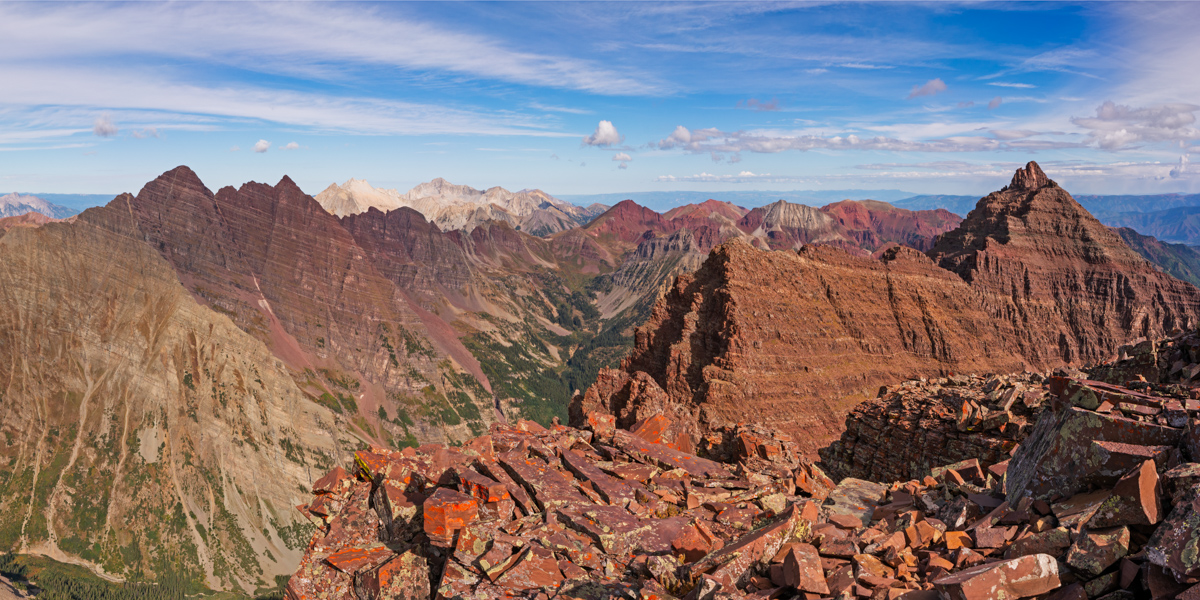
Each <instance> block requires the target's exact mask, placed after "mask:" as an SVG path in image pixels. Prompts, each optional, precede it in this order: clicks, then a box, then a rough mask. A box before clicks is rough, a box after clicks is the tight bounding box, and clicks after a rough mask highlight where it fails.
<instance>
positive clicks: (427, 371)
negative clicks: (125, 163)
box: [129, 167, 495, 445]
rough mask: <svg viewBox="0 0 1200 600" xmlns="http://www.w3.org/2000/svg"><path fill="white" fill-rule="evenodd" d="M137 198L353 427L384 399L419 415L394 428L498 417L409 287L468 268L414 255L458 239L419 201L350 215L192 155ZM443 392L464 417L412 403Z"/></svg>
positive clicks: (184, 258)
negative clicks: (199, 165) (218, 173)
mask: <svg viewBox="0 0 1200 600" xmlns="http://www.w3.org/2000/svg"><path fill="white" fill-rule="evenodd" d="M129 204H130V207H131V209H132V211H133V214H134V215H135V217H136V219H137V223H136V226H137V228H138V229H139V230H140V232H141V235H142V236H144V238H145V240H146V241H147V242H148V243H149V244H150V245H151V246H152V247H154V248H156V249H158V251H159V253H160V254H161V255H162V256H163V257H164V258H165V259H166V260H167V261H168V263H170V264H171V265H172V266H173V267H174V268H175V271H176V273H177V275H178V278H179V280H180V281H181V282H182V283H183V284H184V287H186V288H187V289H188V290H189V291H190V292H192V294H193V295H195V297H196V298H198V299H199V300H201V301H202V302H204V303H205V304H208V305H209V306H211V307H213V308H214V310H217V311H220V312H223V313H224V314H226V315H228V316H230V318H231V319H233V321H234V323H236V324H237V325H238V326H239V327H241V328H242V329H244V330H246V331H247V332H249V333H250V334H252V335H254V336H255V337H257V338H259V339H260V340H262V341H263V342H264V343H266V344H267V345H268V347H270V348H271V349H272V351H273V352H274V353H275V354H276V356H278V357H279V358H280V359H282V360H283V361H284V363H285V364H286V365H287V366H288V367H290V368H291V369H293V370H294V371H296V372H297V378H298V379H299V380H300V381H301V382H302V383H303V385H305V386H306V387H307V388H308V389H309V390H310V391H311V393H312V394H313V396H314V397H316V398H321V397H323V396H324V397H326V400H325V402H326V404H327V405H329V406H330V407H332V408H333V409H334V410H335V411H336V412H339V413H345V414H348V415H349V417H347V422H348V423H349V424H348V425H347V427H348V428H354V427H355V426H354V425H353V423H354V422H355V421H356V419H355V414H356V413H358V414H362V415H366V418H368V419H370V420H371V421H376V415H377V412H378V409H379V408H380V407H383V408H384V410H385V412H386V414H388V415H390V416H391V417H392V418H398V417H397V415H398V413H400V412H401V411H405V412H406V413H411V414H408V415H407V417H408V419H409V421H412V423H404V424H403V425H396V426H395V427H392V426H391V425H394V424H388V423H382V422H381V423H378V424H377V427H380V428H389V429H392V431H391V432H389V434H388V435H395V436H397V437H400V438H405V437H407V436H412V437H413V438H415V439H422V440H427V439H455V438H457V439H465V438H466V437H469V436H470V435H471V433H472V431H483V430H484V429H485V428H486V427H487V425H488V424H489V423H490V422H491V421H492V419H494V418H495V412H494V411H493V410H492V398H491V394H490V392H489V390H488V388H489V387H490V383H489V382H488V380H487V378H486V376H484V375H483V372H482V370H481V369H480V366H479V363H478V361H477V360H476V359H475V358H474V357H473V356H472V355H471V353H470V352H468V351H467V349H466V348H465V347H463V345H462V343H461V342H460V341H459V340H458V337H457V334H456V333H455V332H454V331H453V329H452V328H451V327H450V325H449V324H447V323H446V322H445V321H444V320H442V319H441V318H440V317H438V316H437V315H436V314H433V313H432V312H430V311H429V310H426V309H424V308H422V306H421V305H420V304H418V302H417V300H418V298H415V297H414V296H416V294H415V293H413V294H410V293H409V292H408V290H420V289H422V288H421V287H420V286H421V285H426V284H428V282H429V281H430V280H433V279H437V280H439V281H441V282H443V283H444V284H445V286H446V289H453V286H454V285H455V284H456V282H457V281H459V280H462V279H464V278H466V277H469V274H470V273H469V270H467V271H466V272H464V269H466V267H465V266H463V267H461V268H460V269H458V270H455V269H452V268H449V267H447V266H446V264H445V263H444V262H437V261H429V262H428V263H427V264H425V265H424V266H423V267H422V268H415V267H414V266H413V265H414V262H415V261H424V260H426V259H428V258H430V257H431V256H434V255H437V254H439V253H441V254H450V255H451V257H452V256H453V254H452V253H448V252H445V250H446V248H445V247H446V246H448V247H449V249H456V247H455V246H454V244H452V243H449V244H448V243H447V242H446V240H445V239H444V238H443V237H442V236H440V231H438V230H437V227H436V226H433V225H430V224H428V223H425V222H424V220H423V219H421V218H420V216H419V215H416V216H415V218H413V215H414V214H415V213H412V211H407V212H405V211H404V210H401V211H393V213H389V215H391V217H390V219H383V218H382V217H383V215H382V214H381V213H379V212H378V211H372V212H371V213H368V214H367V215H360V216H358V217H354V218H352V219H351V220H350V221H349V222H348V223H347V226H343V224H342V223H341V222H340V221H339V220H338V219H337V218H336V217H334V216H332V215H330V214H329V213H327V212H325V210H324V209H323V208H321V206H320V205H319V204H318V203H317V202H316V201H315V200H313V198H312V197H310V196H308V195H306V194H304V193H303V192H302V191H301V190H300V189H299V188H298V187H296V185H295V184H294V183H293V182H292V181H291V179H289V178H287V177H284V178H283V180H281V181H280V182H279V184H278V185H276V186H269V185H265V184H259V183H248V184H245V185H243V186H242V187H241V188H239V189H234V188H232V187H226V188H222V189H221V190H219V191H218V192H217V193H216V194H212V193H211V192H210V191H209V190H208V189H207V188H205V187H204V184H203V183H202V182H201V181H200V179H199V178H198V177H197V176H196V174H195V173H194V172H192V171H191V170H190V169H188V168H187V167H179V168H176V169H173V170H171V171H168V172H167V173H164V174H163V175H162V176H160V177H159V178H157V179H155V180H154V181H152V182H150V183H148V184H146V186H145V187H144V188H142V190H141V191H140V192H139V193H138V195H137V196H136V197H134V198H132V199H131V201H130V203H129ZM406 217H407V218H406ZM356 235H357V236H358V237H361V238H362V240H363V241H362V242H361V243H360V242H359V240H357V239H356ZM439 243H440V244H441V246H442V247H439ZM460 254H461V252H460ZM448 382H449V383H448ZM430 385H432V388H429V386H430ZM427 389H428V391H427ZM439 395H440V396H441V397H443V398H446V399H449V400H442V401H441V402H450V407H448V408H446V410H449V411H453V412H455V413H457V415H458V416H459V418H458V419H457V420H456V421H457V424H454V425H447V424H444V423H438V422H434V421H431V420H429V419H425V418H421V417H418V416H417V415H416V413H417V412H418V411H417V410H415V408H416V405H420V404H421V403H422V402H423V401H424V402H429V401H431V400H432V401H433V402H438V400H436V396H439ZM347 399H349V400H347ZM460 399H465V400H462V401H461V402H460V401H458V400H460ZM358 429H359V431H358V434H359V435H361V436H363V437H367V438H368V439H371V438H374V439H380V440H382V434H381V433H379V432H378V430H376V431H369V430H368V428H365V427H361V426H359V427H358ZM347 443H348V444H351V445H353V442H350V441H349V440H347Z"/></svg>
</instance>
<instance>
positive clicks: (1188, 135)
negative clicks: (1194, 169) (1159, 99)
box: [1071, 101, 1200, 150]
mask: <svg viewBox="0 0 1200 600" xmlns="http://www.w3.org/2000/svg"><path fill="white" fill-rule="evenodd" d="M1197 110H1200V106H1196V105H1194V104H1184V103H1172V104H1162V105H1159V106H1147V107H1132V106H1125V105H1122V104H1115V103H1113V102H1111V101H1107V102H1105V103H1104V104H1101V105H1100V106H1098V107H1097V108H1096V116H1095V117H1074V118H1072V119H1071V122H1072V123H1074V124H1075V125H1078V126H1079V127H1082V128H1084V129H1086V130H1088V138H1089V139H1090V140H1091V141H1092V142H1094V143H1095V144H1096V145H1097V146H1099V147H1101V148H1103V149H1105V150H1119V149H1122V148H1128V147H1131V146H1135V145H1139V144H1147V143H1155V142H1176V143H1178V142H1187V141H1190V140H1196V139H1200V130H1197V129H1196V128H1195V127H1194V126H1193V125H1194V124H1195V122H1196V116H1195V114H1193V113H1195V111H1197Z"/></svg>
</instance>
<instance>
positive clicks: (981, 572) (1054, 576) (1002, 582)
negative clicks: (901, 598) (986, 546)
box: [933, 554, 1061, 600]
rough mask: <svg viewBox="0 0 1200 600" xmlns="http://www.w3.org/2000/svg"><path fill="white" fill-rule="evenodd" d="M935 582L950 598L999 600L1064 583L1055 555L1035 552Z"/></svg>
mask: <svg viewBox="0 0 1200 600" xmlns="http://www.w3.org/2000/svg"><path fill="white" fill-rule="evenodd" d="M933 584H934V585H935V586H936V587H937V589H938V590H939V591H941V592H942V593H943V594H945V595H946V596H948V597H949V598H951V600H996V599H998V598H1028V597H1030V596H1037V595H1038V594H1045V593H1046V592H1049V591H1052V590H1054V589H1056V588H1058V587H1059V586H1060V585H1061V582H1060V581H1059V578H1058V562H1057V561H1056V560H1054V557H1053V556H1050V555H1049V554H1033V555H1030V556H1023V557H1021V558H1014V559H1012V560H1004V561H1000V562H994V563H987V564H982V565H979V566H975V567H971V568H969V569H964V570H962V571H959V572H958V573H954V574H951V575H947V576H945V577H942V578H941V579H938V580H936V581H934V582H933Z"/></svg>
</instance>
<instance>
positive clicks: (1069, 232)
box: [929, 162, 1200, 365]
mask: <svg viewBox="0 0 1200 600" xmlns="http://www.w3.org/2000/svg"><path fill="white" fill-rule="evenodd" d="M929 255H930V257H932V258H933V259H934V260H935V261H936V262H937V263H938V264H939V265H940V266H942V267H943V268H945V269H948V270H950V271H953V272H955V273H957V274H958V275H959V276H961V277H962V278H963V280H964V281H967V282H969V283H970V284H971V287H972V288H973V289H975V290H976V291H977V292H979V293H980V294H981V295H983V297H984V298H985V301H986V304H985V307H986V310H987V311H988V312H989V313H990V314H991V315H992V318H995V319H1003V320H1007V321H1010V322H1013V323H1026V324H1027V325H1026V326H1022V327H1019V328H1018V330H1017V333H1018V334H1019V336H1020V338H1019V340H1020V341H1019V343H1020V344H1021V346H1022V354H1023V355H1024V356H1026V357H1028V358H1029V359H1030V360H1031V361H1035V362H1039V363H1043V364H1046V363H1053V362H1061V363H1075V364H1078V365H1086V364H1096V363H1100V362H1105V361H1108V360H1111V359H1112V358H1114V357H1115V354H1116V352H1117V349H1118V348H1119V347H1120V346H1121V345H1123V344H1126V343H1128V342H1129V341H1131V340H1133V339H1135V338H1138V337H1144V338H1147V339H1153V338H1161V337H1164V336H1166V335H1168V334H1172V333H1175V332H1176V330H1179V331H1182V330H1186V329H1191V328H1193V327H1194V326H1195V325H1196V323H1197V322H1198V315H1200V294H1198V293H1197V290H1196V288H1195V287H1194V286H1192V285H1190V284H1187V283H1183V282H1181V281H1179V280H1177V279H1174V278H1172V277H1170V276H1169V275H1166V274H1164V273H1162V272H1161V271H1159V270H1157V269H1155V268H1154V267H1153V266H1152V265H1150V264H1149V263H1148V262H1146V260H1145V259H1143V258H1142V257H1141V256H1139V255H1138V254H1137V253H1136V252H1134V251H1133V250H1131V249H1129V247H1128V246H1127V245H1125V243H1124V242H1123V241H1122V240H1121V238H1120V236H1118V235H1117V234H1116V233H1115V232H1113V231H1112V230H1111V229H1109V228H1107V227H1105V226H1104V225H1102V224H1101V223H1100V222H1099V221H1098V220H1096V219H1095V218H1094V217H1092V215H1091V214H1089V213H1088V212H1087V211H1086V210H1085V209H1084V208H1083V207H1082V206H1080V205H1079V203H1078V202H1076V201H1075V200H1074V199H1073V198H1072V197H1071V195H1070V194H1069V193H1067V191H1066V190H1064V189H1062V188H1061V187H1059V186H1058V185H1057V184H1055V183H1054V182H1053V181H1051V180H1049V179H1048V178H1047V177H1046V175H1045V174H1044V173H1043V172H1042V170H1041V169H1040V168H1039V167H1038V165H1037V163H1032V162H1031V163H1029V164H1028V165H1027V166H1026V167H1025V168H1023V169H1020V170H1018V171H1017V173H1016V175H1014V176H1013V181H1012V183H1011V184H1010V185H1009V186H1008V187H1006V188H1005V189H1003V190H1001V191H999V192H994V193H992V194H989V195H988V196H987V197H986V198H983V199H981V200H980V201H979V204H977V205H976V207H975V210H973V211H971V213H970V214H968V215H967V217H966V219H964V220H963V222H962V224H961V225H960V226H959V227H958V228H957V229H955V230H954V231H951V232H948V233H946V234H943V235H942V236H941V237H940V238H938V241H937V244H936V245H935V246H934V247H933V249H932V250H930V252H929ZM1034 323H1036V324H1037V325H1036V326H1033V325H1032V324H1034Z"/></svg>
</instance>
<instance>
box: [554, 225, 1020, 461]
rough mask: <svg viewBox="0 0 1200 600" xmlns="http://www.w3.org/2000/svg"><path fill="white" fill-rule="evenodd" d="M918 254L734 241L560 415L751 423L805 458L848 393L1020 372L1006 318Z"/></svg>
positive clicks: (830, 434)
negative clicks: (933, 378)
mask: <svg viewBox="0 0 1200 600" xmlns="http://www.w3.org/2000/svg"><path fill="white" fill-rule="evenodd" d="M980 302H981V299H980V298H979V297H978V295H977V294H975V293H974V292H973V291H972V290H971V289H970V287H969V286H968V285H967V284H966V283H965V282H963V281H962V280H961V279H959V278H958V277H956V276H955V275H954V274H953V273H950V272H947V271H945V270H943V269H939V268H938V267H936V266H935V265H934V264H933V263H932V262H931V261H930V260H929V259H928V258H926V257H925V256H924V255H922V254H921V253H919V252H917V251H915V250H911V249H905V248H897V249H895V250H894V251H893V252H890V253H888V254H887V255H886V256H885V258H884V259H883V260H875V259H871V258H865V257H857V256H851V255H848V254H846V253H845V252H843V251H841V250H838V249H835V248H829V247H825V246H820V245H810V246H806V247H805V248H803V249H802V250H801V251H800V252H798V253H794V252H764V251H761V250H756V249H754V248H752V247H750V246H749V245H747V244H745V243H742V242H740V241H734V242H729V243H726V244H724V245H722V246H720V247H718V248H717V249H715V250H714V251H713V253H712V255H711V256H710V257H709V259H708V261H707V262H705V264H704V265H703V266H702V267H701V268H700V269H699V270H698V271H696V272H695V273H694V274H691V275H684V276H681V277H679V278H678V280H677V281H676V283H675V285H674V286H673V287H672V288H670V290H669V291H668V292H667V294H666V295H665V296H663V297H662V298H661V299H660V300H659V302H658V304H657V305H655V307H654V310H653V312H652V314H651V317H650V320H649V321H648V322H647V323H646V324H645V325H644V326H643V327H641V328H639V329H638V331H637V334H636V336H635V337H636V341H635V347H634V349H633V351H632V352H631V354H630V355H629V357H628V358H626V359H625V361H623V362H622V366H621V369H620V370H617V369H610V370H605V371H602V372H601V375H600V378H599V380H598V381H597V383H596V384H595V385H594V386H592V388H591V389H589V390H588V392H587V394H586V395H585V396H584V397H583V398H581V399H578V400H577V401H576V402H574V404H573V407H572V415H571V418H572V422H573V423H575V422H578V419H580V418H581V417H582V415H584V414H586V413H587V412H590V411H593V410H605V411H608V412H611V413H612V414H614V415H616V416H617V419H618V423H619V424H621V425H622V426H630V425H631V424H632V423H633V422H635V421H638V420H641V419H645V418H648V417H650V416H652V415H653V414H654V413H655V412H659V411H666V412H667V413H668V415H669V416H672V418H678V419H680V420H684V421H685V422H688V423H690V426H691V429H690V432H691V434H692V436H693V439H694V440H695V441H697V443H698V440H699V439H700V438H701V437H702V436H703V434H704V432H705V431H707V430H708V429H709V428H712V427H720V426H722V425H724V424H727V423H739V422H755V423H761V424H764V425H767V426H770V427H774V428H778V429H780V430H783V431H785V432H787V433H788V434H791V435H793V436H794V437H795V438H796V440H797V443H798V444H799V445H800V447H801V448H802V449H803V450H804V451H805V452H807V453H810V454H809V455H810V456H813V455H815V452H816V450H817V448H820V447H821V446H824V445H825V444H827V443H828V442H830V441H831V440H832V439H834V438H835V437H836V436H837V435H838V434H839V433H840V432H841V427H842V419H843V417H844V416H845V414H846V412H847V411H848V410H849V408H850V407H851V406H852V405H853V403H854V402H856V401H857V400H860V399H864V398H868V397H871V396H873V395H874V394H875V391H876V390H877V389H878V387H879V385H880V384H881V383H889V382H893V381H899V380H903V379H906V378H908V377H911V376H913V375H918V374H926V375H937V374H945V373H949V372H974V371H1003V372H1008V371H1014V370H1015V371H1019V370H1024V368H1025V367H1026V365H1027V363H1026V362H1025V360H1024V359H1023V358H1022V357H1021V356H1020V355H1019V354H1018V353H1017V352H1016V350H1017V348H1016V347H1015V346H1014V345H1012V344H1010V343H1009V342H1008V341H1007V340H1008V339H1010V338H1011V336H1012V335H1013V331H1012V329H1011V327H1010V326H1006V324H1004V323H996V322H994V321H992V320H991V319H989V318H988V316H987V315H986V314H985V313H983V312H982V311H981V310H980V309H979V305H980Z"/></svg>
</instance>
